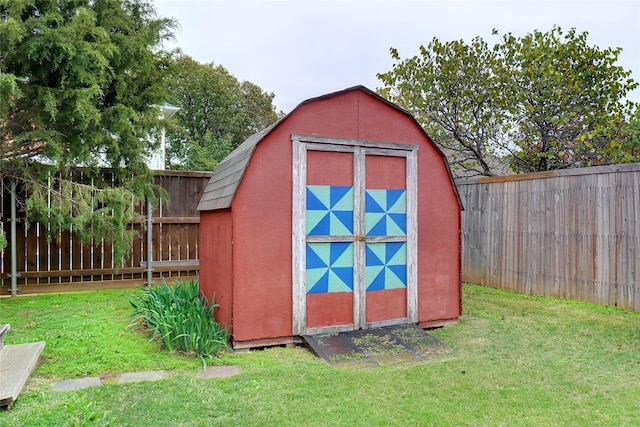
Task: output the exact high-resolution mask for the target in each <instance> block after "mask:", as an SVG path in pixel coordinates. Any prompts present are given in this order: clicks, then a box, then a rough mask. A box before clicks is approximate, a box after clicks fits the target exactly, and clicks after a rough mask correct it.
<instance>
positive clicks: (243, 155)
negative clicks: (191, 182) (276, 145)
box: [198, 86, 464, 211]
mask: <svg viewBox="0 0 640 427" xmlns="http://www.w3.org/2000/svg"><path fill="white" fill-rule="evenodd" d="M353 91H362V92H365V93H366V94H368V95H370V96H372V97H374V98H376V99H378V100H379V101H381V102H384V103H385V104H387V105H390V106H391V107H393V108H394V109H396V110H398V111H400V112H402V113H404V114H406V115H407V116H409V117H410V118H411V119H412V120H413V122H414V123H415V125H416V126H417V127H418V128H420V129H422V127H421V126H420V124H419V123H418V122H417V121H416V119H415V118H414V117H413V116H412V115H411V114H409V113H408V112H407V111H405V110H403V109H402V108H400V107H398V106H397V105H395V104H394V103H392V102H390V101H388V100H386V99H384V98H383V97H381V96H380V95H378V94H377V93H375V92H374V91H372V90H370V89H368V88H366V87H364V86H354V87H350V88H347V89H344V90H341V91H338V92H333V93H329V94H326V95H322V96H319V97H315V98H311V99H307V100H306V101H303V102H301V103H300V104H298V106H296V107H295V108H294V109H293V110H292V111H291V112H290V113H289V114H287V115H286V116H284V117H283V118H281V119H280V120H278V121H276V122H275V123H273V124H272V125H270V126H268V127H266V128H264V129H263V130H261V131H259V132H257V133H254V134H253V135H251V136H250V137H249V138H247V139H246V140H245V141H244V142H243V143H242V144H240V145H239V146H238V147H237V148H236V149H235V150H233V151H232V152H231V153H230V154H229V155H228V156H227V157H225V158H224V159H223V160H222V161H221V162H220V163H218V165H217V166H216V168H215V170H214V171H213V174H212V175H211V179H210V180H209V183H208V184H207V187H206V188H205V191H204V194H203V195H202V198H201V199H200V203H199V204H198V210H199V211H212V210H218V209H228V208H230V207H231V203H232V201H233V197H234V196H235V194H236V191H237V190H238V186H239V185H240V182H241V181H242V177H243V176H244V172H245V171H246V169H247V167H248V166H249V162H250V161H251V156H252V155H253V152H254V150H255V148H256V146H257V145H258V144H259V143H260V142H261V141H262V140H263V139H264V138H265V137H267V135H269V134H270V133H271V132H272V131H273V130H274V129H275V128H276V127H278V126H279V125H280V124H281V123H282V122H284V121H285V120H287V118H288V117H289V116H290V115H291V114H293V113H294V112H295V111H296V110H297V109H298V108H300V107H301V106H303V105H305V104H308V103H311V102H314V101H318V100H322V99H327V98H332V97H334V96H337V95H341V94H344V93H348V92H353ZM422 131H423V132H424V130H423V129H422ZM424 134H425V135H426V136H427V138H428V139H429V140H430V141H431V138H429V136H428V135H427V134H426V132H424ZM434 148H435V149H436V150H437V151H438V153H439V154H440V156H441V157H442V159H443V160H444V162H445V164H446V165H447V171H449V177H450V179H451V184H452V185H453V188H454V192H455V194H456V197H457V198H458V203H459V204H460V207H461V209H464V208H463V207H462V203H461V201H460V196H459V195H458V191H457V189H456V187H455V184H454V181H453V176H452V175H451V170H450V168H449V163H448V161H447V158H446V157H445V155H444V154H443V153H442V151H441V150H440V149H439V148H438V147H437V146H436V145H435V144H434Z"/></svg>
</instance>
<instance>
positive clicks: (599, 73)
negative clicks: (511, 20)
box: [496, 27, 637, 172]
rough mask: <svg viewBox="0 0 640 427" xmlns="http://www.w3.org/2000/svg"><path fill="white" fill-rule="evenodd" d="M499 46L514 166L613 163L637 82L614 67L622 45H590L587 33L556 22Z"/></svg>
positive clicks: (526, 168) (541, 168)
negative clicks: (613, 147) (611, 146)
mask: <svg viewBox="0 0 640 427" xmlns="http://www.w3.org/2000/svg"><path fill="white" fill-rule="evenodd" d="M501 41H502V42H501V43H500V44H499V45H497V47H496V48H497V50H498V52H499V53H500V54H501V56H502V58H503V62H504V66H505V68H504V77H503V81H504V84H503V90H504V92H505V93H509V94H510V96H509V98H508V103H507V104H506V105H505V108H506V109H507V111H508V112H509V114H510V125H511V129H510V131H509V137H510V138H509V139H510V142H511V144H510V145H509V147H508V148H509V152H510V156H509V159H510V162H511V166H512V167H513V169H514V170H515V171H517V172H535V171H544V170H552V169H562V168H569V167H577V166H588V165H592V164H603V163H611V162H612V161H614V159H615V155H616V153H615V150H614V152H610V151H611V150H609V143H610V142H612V141H613V140H615V137H614V134H616V133H617V134H618V135H619V136H621V135H620V134H619V133H618V132H617V129H618V128H619V125H620V122H624V121H625V120H626V119H627V118H628V117H629V114H630V112H631V108H632V105H631V104H630V103H628V102H625V100H624V99H625V97H626V94H627V93H628V92H629V91H630V90H633V89H634V88H635V87H636V86H637V83H636V82H634V81H633V80H632V79H630V78H629V76H630V75H631V71H627V70H625V69H623V68H622V67H620V66H617V65H615V64H616V62H617V60H618V56H619V54H620V52H621V49H620V48H618V49H604V50H600V49H599V48H598V47H597V46H589V45H588V43H587V33H586V32H585V33H581V34H578V33H576V31H575V29H571V30H570V31H568V32H567V33H566V34H564V33H563V32H562V30H561V29H560V28H559V27H554V28H553V29H552V30H551V31H549V32H547V33H543V32H540V31H534V32H533V33H530V34H527V35H526V36H524V37H521V38H516V37H514V36H513V35H511V34H506V35H505V36H503V37H502V40H501Z"/></svg>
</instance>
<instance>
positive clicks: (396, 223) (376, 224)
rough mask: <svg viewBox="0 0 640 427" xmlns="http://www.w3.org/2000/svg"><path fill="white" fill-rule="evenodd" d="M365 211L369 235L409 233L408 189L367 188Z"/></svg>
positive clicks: (403, 234)
mask: <svg viewBox="0 0 640 427" xmlns="http://www.w3.org/2000/svg"><path fill="white" fill-rule="evenodd" d="M364 211H365V213H364V226H365V233H366V235H367V236H405V235H406V234H407V191H406V190H366V191H365V202H364Z"/></svg>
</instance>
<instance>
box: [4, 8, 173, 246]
mask: <svg viewBox="0 0 640 427" xmlns="http://www.w3.org/2000/svg"><path fill="white" fill-rule="evenodd" d="M173 26H174V23H173V22H172V21H171V20H167V19H160V18H158V17H157V16H156V14H155V11H154V9H153V7H152V4H151V3H149V2H147V1H145V0H73V1H72V0H67V1H65V0H47V1H45V0H0V178H2V179H3V180H13V181H15V182H17V184H18V186H19V187H20V188H21V194H26V195H27V196H26V200H21V203H23V206H24V207H26V208H27V209H28V213H29V214H30V217H31V218H32V219H36V220H39V221H43V222H44V223H46V224H48V225H49V229H50V230H51V233H52V234H55V233H56V232H59V231H61V230H69V229H70V230H72V231H75V232H77V233H78V234H79V235H80V237H81V238H82V239H83V240H84V241H88V240H90V239H92V238H95V239H101V238H105V239H106V240H107V241H109V242H112V243H114V249H115V252H116V253H117V254H118V255H123V254H124V253H126V252H127V249H128V247H129V245H130V243H131V237H132V235H131V232H130V231H128V230H127V224H128V222H129V221H130V220H131V219H132V218H133V217H134V216H135V212H134V209H133V206H134V205H135V204H136V202H137V201H139V200H140V199H141V198H142V197H145V196H147V195H149V193H150V192H151V186H150V185H149V184H150V183H151V181H150V177H151V176H150V173H149V171H148V168H147V167H146V163H145V160H146V156H147V154H148V152H149V149H151V148H153V147H152V145H153V144H152V143H151V142H150V140H151V139H150V138H149V137H148V136H149V134H150V133H153V131H154V129H159V128H160V123H159V118H158V117H159V111H158V108H157V105H160V104H162V102H164V101H165V99H166V91H165V86H164V84H163V69H164V68H166V66H165V64H166V60H167V55H164V54H162V52H161V51H160V50H159V46H161V43H162V41H163V40H165V39H166V38H168V37H171V35H172V33H171V31H172V29H173ZM79 166H81V167H83V172H82V175H83V182H77V181H76V180H75V179H71V177H72V175H73V172H72V171H73V170H74V169H75V168H76V167H79ZM104 167H108V168H109V170H110V171H111V172H112V174H113V176H114V179H113V182H111V181H112V180H105V179H104V177H103V175H102V173H101V170H102V168H104ZM106 181H109V182H106ZM114 182H115V184H116V186H115V188H112V187H113V184H114ZM47 194H50V196H49V197H50V199H49V198H48V197H47V196H46V195H47Z"/></svg>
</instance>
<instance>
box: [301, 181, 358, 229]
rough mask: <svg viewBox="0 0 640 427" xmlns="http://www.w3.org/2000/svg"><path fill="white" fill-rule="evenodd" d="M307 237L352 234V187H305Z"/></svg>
mask: <svg viewBox="0 0 640 427" xmlns="http://www.w3.org/2000/svg"><path fill="white" fill-rule="evenodd" d="M306 232H307V235H308V236H349V235H352V234H353V187H351V186H330V185H308V186H307V230H306Z"/></svg>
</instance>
